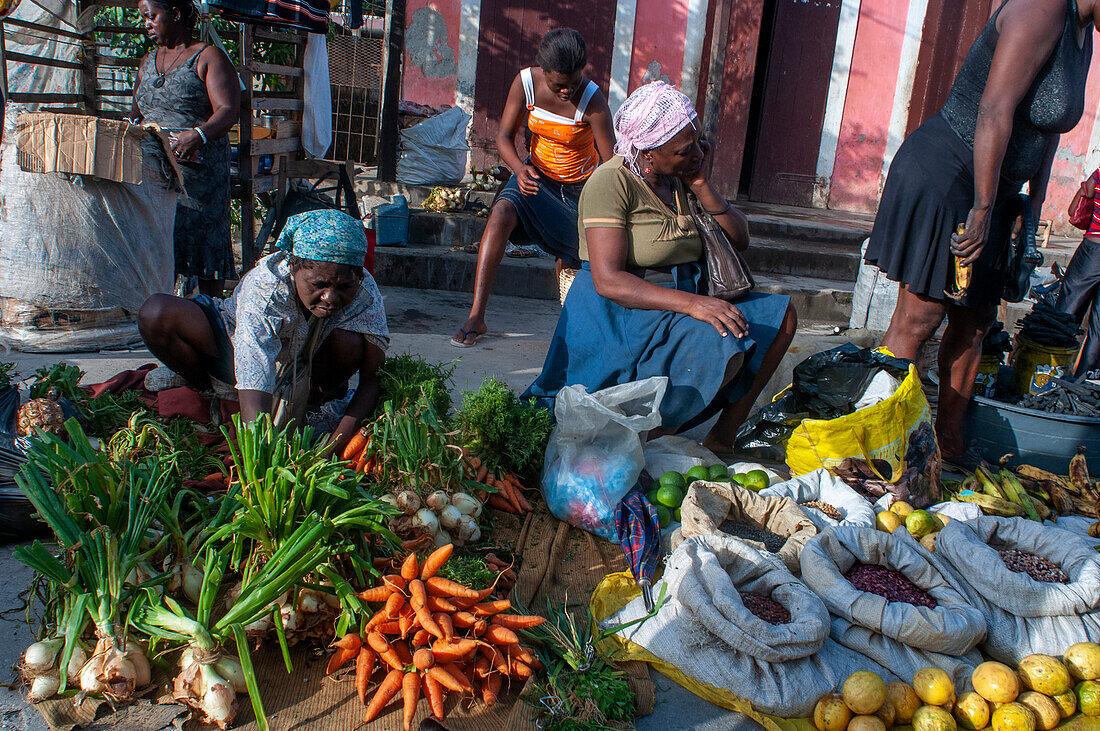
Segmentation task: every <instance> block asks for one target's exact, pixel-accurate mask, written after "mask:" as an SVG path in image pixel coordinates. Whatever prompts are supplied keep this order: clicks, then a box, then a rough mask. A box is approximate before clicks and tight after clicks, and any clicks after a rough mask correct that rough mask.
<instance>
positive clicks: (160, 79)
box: [153, 74, 164, 89]
mask: <svg viewBox="0 0 1100 731" xmlns="http://www.w3.org/2000/svg"><path fill="white" fill-rule="evenodd" d="M153 86H155V87H156V88H158V89H159V88H161V87H162V86H164V74H161V75H160V76H158V77H157V80H156V81H154V82H153Z"/></svg>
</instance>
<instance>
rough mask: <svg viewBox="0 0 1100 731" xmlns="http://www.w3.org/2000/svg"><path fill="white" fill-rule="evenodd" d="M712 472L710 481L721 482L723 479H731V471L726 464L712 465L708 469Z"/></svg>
mask: <svg viewBox="0 0 1100 731" xmlns="http://www.w3.org/2000/svg"><path fill="white" fill-rule="evenodd" d="M708 472H710V479H712V480H721V479H722V478H725V479H727V480H728V479H729V477H730V471H729V469H727V468H726V466H725V465H724V464H712V465H711V466H710V468H709V469H708Z"/></svg>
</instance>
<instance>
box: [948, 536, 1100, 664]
mask: <svg viewBox="0 0 1100 731" xmlns="http://www.w3.org/2000/svg"><path fill="white" fill-rule="evenodd" d="M948 528H950V529H951V530H948ZM1093 543H1095V541H1092V540H1090V539H1089V538H1088V537H1087V536H1084V535H1082V534H1079V533H1071V532H1070V531H1066V530H1061V529H1060V528H1055V527H1054V526H1051V525H1041V524H1039V523H1036V522H1034V521H1031V520H1025V519H1023V518H996V517H993V516H983V517H981V518H978V519H976V520H968V521H965V522H960V521H951V522H950V523H948V524H947V526H946V527H945V528H944V529H943V530H941V531H940V532H939V535H938V536H937V538H936V554H935V555H936V556H937V557H938V558H939V559H940V560H942V561H944V562H945V563H946V564H948V565H949V566H950V568H951V570H952V571H954V572H956V573H957V574H958V575H959V577H960V578H961V579H962V583H963V584H964V591H965V592H966V593H967V595H968V597H969V598H970V601H971V603H973V604H974V606H975V607H977V608H978V609H980V610H981V611H982V613H983V614H985V619H986V624H987V625H988V626H989V633H988V635H987V636H986V639H985V642H983V643H982V648H983V649H984V650H985V651H986V652H987V653H988V654H989V655H990V656H992V657H993V658H995V659H997V660H1000V661H1001V662H1004V663H1008V664H1010V665H1013V666H1015V665H1016V664H1017V663H1018V662H1019V660H1020V659H1021V658H1023V657H1025V656H1027V655H1032V654H1042V655H1054V656H1055V657H1061V656H1062V653H1064V652H1065V651H1066V649H1067V648H1068V647H1069V646H1070V645H1073V644H1075V643H1077V642H1085V641H1092V642H1095V641H1096V640H1097V638H1100V554H1098V553H1097V552H1096V550H1095V549H1094V548H1093Z"/></svg>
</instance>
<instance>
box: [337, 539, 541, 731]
mask: <svg viewBox="0 0 1100 731" xmlns="http://www.w3.org/2000/svg"><path fill="white" fill-rule="evenodd" d="M452 550H453V547H452V546H450V545H446V546H443V547H442V548H439V549H437V550H436V551H434V552H433V553H432V554H431V555H429V556H428V557H427V558H425V559H424V562H423V563H422V564H421V563H420V562H419V560H418V559H417V556H416V554H415V553H410V554H409V555H408V557H407V558H406V559H405V561H404V563H402V564H401V569H400V573H399V574H393V575H388V576H384V577H382V583H381V584H379V585H378V586H376V587H373V588H371V589H367V590H366V591H364V592H362V593H360V594H359V595H358V596H359V598H360V599H362V600H363V601H366V602H371V603H377V604H378V605H380V607H381V608H380V609H378V611H377V612H376V613H375V614H374V615H373V616H372V617H371V618H370V619H369V620H368V621H367V622H366V623H365V624H364V626H363V628H362V630H361V631H360V632H352V633H350V634H347V635H344V636H343V637H341V638H340V639H339V640H337V641H336V643H335V651H334V652H333V654H332V657H331V658H330V659H329V663H328V667H327V670H326V672H328V673H333V672H335V671H336V670H338V669H339V668H341V667H343V666H344V665H346V664H348V663H350V662H351V661H353V660H354V661H355V689H356V692H357V693H358V695H359V700H360V701H361V702H362V703H364V704H366V706H367V712H366V717H365V722H366V723H370V722H371V721H373V720H374V719H375V718H377V717H378V716H379V715H380V714H381V713H382V711H383V710H384V709H385V708H386V706H387V704H389V703H390V702H391V701H392V700H393V698H394V697H395V696H396V695H397V693H398V692H400V693H401V695H402V702H403V713H404V716H403V722H404V728H405V729H406V731H408V730H409V729H411V727H412V722H413V718H414V716H415V715H416V706H417V703H418V702H419V701H420V696H421V693H423V695H424V696H425V697H426V698H427V699H428V705H429V707H430V709H431V712H432V715H433V716H435V717H436V718H437V719H438V720H440V721H442V720H443V718H444V715H445V711H444V706H443V704H444V700H445V698H446V694H447V693H449V692H450V693H458V694H471V695H473V694H474V693H475V691H476V692H477V693H479V694H480V697H481V700H482V702H484V703H485V704H486V705H487V706H491V705H492V704H493V703H495V702H496V700H497V696H498V694H499V693H500V689H501V686H502V684H503V683H504V681H505V680H509V681H510V680H520V681H523V680H526V679H527V678H529V677H531V674H532V673H533V672H534V671H536V670H538V669H539V668H540V667H541V664H540V663H539V660H538V657H537V656H536V655H535V653H534V652H533V651H531V650H530V649H528V648H525V647H523V646H522V645H520V642H519V636H518V635H517V634H516V632H517V630H523V629H529V628H531V627H537V626H538V625H540V624H542V623H543V622H545V621H546V620H545V619H544V618H542V617H536V616H522V615H516V614H506V612H507V611H508V610H509V609H510V608H511V603H510V602H509V601H508V600H507V599H501V600H497V601H486V599H488V597H489V595H490V594H491V593H492V592H493V589H494V587H489V588H488V589H485V590H483V591H478V590H476V589H471V588H470V587H467V586H463V585H462V584H459V583H457V582H454V581H450V580H448V579H444V578H442V577H439V576H436V572H438V571H439V570H440V569H441V568H442V567H443V565H444V564H446V562H447V559H448V558H450V556H451V552H452ZM376 670H377V672H378V673H379V674H381V673H385V675H384V676H383V677H382V679H381V680H380V681H379V682H378V684H377V686H376V687H375V688H374V689H373V695H370V694H371V692H372V690H371V680H372V677H373V676H374V675H375V674H376Z"/></svg>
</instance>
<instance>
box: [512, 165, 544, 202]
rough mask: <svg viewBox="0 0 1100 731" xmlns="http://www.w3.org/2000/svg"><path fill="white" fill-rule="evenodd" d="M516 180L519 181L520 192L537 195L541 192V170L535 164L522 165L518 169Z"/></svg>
mask: <svg viewBox="0 0 1100 731" xmlns="http://www.w3.org/2000/svg"><path fill="white" fill-rule="evenodd" d="M516 182H517V183H519V192H520V193H523V194H524V195H535V194H536V193H538V192H539V171H538V169H537V168H536V167H535V166H534V165H520V166H519V168H518V169H517V170H516Z"/></svg>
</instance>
